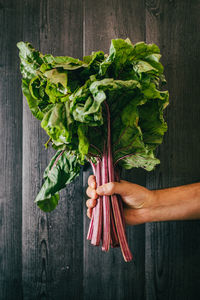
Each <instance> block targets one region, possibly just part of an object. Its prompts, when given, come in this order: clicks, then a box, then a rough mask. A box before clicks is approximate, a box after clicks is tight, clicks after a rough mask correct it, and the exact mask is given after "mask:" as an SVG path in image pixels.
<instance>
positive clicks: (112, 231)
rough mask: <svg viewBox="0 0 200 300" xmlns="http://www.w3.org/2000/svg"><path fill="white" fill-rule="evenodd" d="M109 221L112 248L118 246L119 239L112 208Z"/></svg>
mask: <svg viewBox="0 0 200 300" xmlns="http://www.w3.org/2000/svg"><path fill="white" fill-rule="evenodd" d="M110 222H111V227H110V236H111V241H112V244H111V246H112V248H115V247H119V239H118V236H117V231H116V228H115V221H114V216H113V211H112V209H111V210H110Z"/></svg>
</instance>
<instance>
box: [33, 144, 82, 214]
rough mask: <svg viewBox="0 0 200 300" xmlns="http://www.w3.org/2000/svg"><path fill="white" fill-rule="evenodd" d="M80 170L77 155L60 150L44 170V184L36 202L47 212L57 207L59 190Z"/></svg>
mask: <svg viewBox="0 0 200 300" xmlns="http://www.w3.org/2000/svg"><path fill="white" fill-rule="evenodd" d="M79 172H80V165H79V163H78V162H77V158H76V156H75V155H73V154H71V153H70V152H67V151H65V150H62V151H58V152H57V153H56V154H55V156H54V157H53V158H52V160H51V162H50V164H49V165H48V167H47V168H46V170H45V172H44V184H43V185H42V188H41V190H40V192H39V194H38V195H37V197H36V199H35V202H36V203H37V204H38V206H39V207H40V208H41V209H42V210H44V211H45V212H49V211H52V210H53V209H55V208H56V206H57V204H58V200H59V194H58V192H59V191H60V190H61V189H63V188H64V187H65V186H66V184H68V183H70V182H71V181H72V180H74V178H75V177H76V176H77V175H78V174H79Z"/></svg>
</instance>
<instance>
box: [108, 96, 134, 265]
mask: <svg viewBox="0 0 200 300" xmlns="http://www.w3.org/2000/svg"><path fill="white" fill-rule="evenodd" d="M104 103H105V106H106V110H107V122H108V141H107V148H108V174H109V181H110V182H112V181H114V180H115V176H114V167H113V160H112V150H111V133H110V111H109V107H108V104H107V103H106V101H105V102H104ZM111 203H112V208H113V214H114V220H115V225H116V229H117V234H118V238H119V243H120V247H121V251H122V254H123V257H124V260H125V261H131V260H132V258H133V257H132V254H131V252H130V249H129V246H128V243H127V239H126V234H125V231H124V226H123V223H122V218H121V213H120V208H119V203H118V200H117V196H116V195H115V194H114V195H112V196H111Z"/></svg>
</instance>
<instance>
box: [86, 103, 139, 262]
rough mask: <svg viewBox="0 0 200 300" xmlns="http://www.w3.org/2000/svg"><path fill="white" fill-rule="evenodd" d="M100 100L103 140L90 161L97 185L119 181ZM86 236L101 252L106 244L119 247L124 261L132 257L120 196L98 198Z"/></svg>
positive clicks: (107, 248) (104, 249)
mask: <svg viewBox="0 0 200 300" xmlns="http://www.w3.org/2000/svg"><path fill="white" fill-rule="evenodd" d="M104 103H105V107H106V111H107V141H105V143H104V151H103V154H102V157H99V158H98V159H97V163H96V164H95V163H93V162H92V161H90V164H91V166H92V169H93V174H94V175H95V177H96V183H97V187H98V186H100V185H102V184H105V183H108V182H113V181H119V173H118V172H117V170H116V169H115V167H114V164H113V156H112V149H111V130H110V111H109V106H108V104H107V103H106V101H105V102H104ZM87 239H88V240H91V244H93V245H95V246H99V245H100V243H102V250H103V251H108V250H109V248H110V245H111V247H112V248H115V247H120V248H121V251H122V254H123V257H124V260H125V261H126V262H128V261H131V260H132V258H133V257H132V254H131V251H130V249H129V246H128V242H127V238H126V232H125V220H124V214H123V204H122V200H121V197H120V195H116V194H113V195H111V196H108V195H103V196H99V197H98V199H97V205H96V206H95V208H94V209H93V212H92V218H91V221H90V225H89V230H88V235H87Z"/></svg>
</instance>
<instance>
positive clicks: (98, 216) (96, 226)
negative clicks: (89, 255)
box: [91, 161, 102, 246]
mask: <svg viewBox="0 0 200 300" xmlns="http://www.w3.org/2000/svg"><path fill="white" fill-rule="evenodd" d="M96 182H97V186H99V185H101V162H100V161H99V162H98V163H97V167H96ZM93 219H94V220H93V233H92V239H91V243H92V244H93V245H95V246H97V245H99V244H100V240H101V231H102V196H99V198H98V199H97V205H96V206H95V207H94V208H93Z"/></svg>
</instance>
